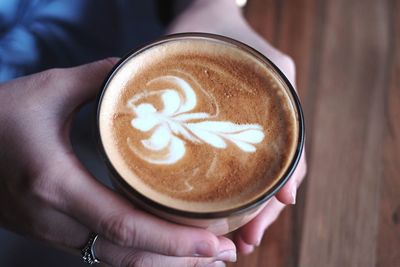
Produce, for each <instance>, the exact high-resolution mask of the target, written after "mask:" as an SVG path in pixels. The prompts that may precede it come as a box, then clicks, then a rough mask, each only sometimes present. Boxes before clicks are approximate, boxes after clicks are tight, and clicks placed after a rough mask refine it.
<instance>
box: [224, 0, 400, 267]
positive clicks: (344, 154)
mask: <svg viewBox="0 0 400 267" xmlns="http://www.w3.org/2000/svg"><path fill="white" fill-rule="evenodd" d="M244 12H245V15H246V17H247V19H248V21H249V23H250V24H251V25H252V26H253V28H254V29H255V30H256V31H257V32H258V33H259V34H260V35H262V36H263V37H265V38H266V39H267V40H268V41H269V42H271V43H272V44H273V45H275V46H276V47H278V48H279V49H280V50H282V51H283V52H285V53H287V54H289V55H290V56H291V57H293V58H294V60H295V62H296V65H297V88H298V91H299V95H300V98H301V100H302V104H303V108H304V111H305V118H306V126H307V145H306V148H307V160H308V166H309V168H308V175H307V178H306V181H305V182H304V183H303V185H302V187H301V189H300V192H299V196H298V201H297V204H296V206H294V207H290V208H287V209H286V210H285V211H284V212H283V213H282V215H281V216H280V218H279V219H278V220H277V221H276V222H275V223H274V224H273V225H272V226H271V227H270V228H269V229H268V231H267V232H266V234H265V237H264V239H263V242H262V243H261V245H260V247H259V248H257V249H256V250H255V251H254V252H253V253H252V254H250V255H248V256H243V255H241V256H239V259H238V262H237V263H236V264H231V265H229V266H243V267H245V266H246V267H253V266H254V267H261V266H262V267H266V266H268V267H294V266H296V267H297V266H301V267H319V266H324V267H325V266H327V267H329V266H334V267H336V266H346V267H347V266H351V267H353V266H362V267H369V266H379V267H396V266H400V1H397V0H380V1H378V0H326V1H324V0H303V1H289V0H248V4H247V6H246V9H245V10H244Z"/></svg>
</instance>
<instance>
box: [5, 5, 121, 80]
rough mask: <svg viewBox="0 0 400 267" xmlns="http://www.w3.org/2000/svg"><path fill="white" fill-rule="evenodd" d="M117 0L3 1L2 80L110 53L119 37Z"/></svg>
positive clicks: (78, 62) (81, 61) (77, 62)
mask: <svg viewBox="0 0 400 267" xmlns="http://www.w3.org/2000/svg"><path fill="white" fill-rule="evenodd" d="M115 3H116V2H115V1H109V0H108V1H107V0H8V1H0V81H5V80H8V79H11V78H14V77H18V76H21V75H25V74H29V73H33V72H37V71H40V70H43V69H46V68H49V67H62V66H71V65H77V64H81V63H84V62H88V61H91V60H94V59H97V58H101V57H105V56H109V55H110V51H115V46H116V44H117V43H118V42H117V38H119V37H118V36H119V33H118V25H117V24H118V20H117V19H118V18H117V13H118V12H117V10H116V4H115Z"/></svg>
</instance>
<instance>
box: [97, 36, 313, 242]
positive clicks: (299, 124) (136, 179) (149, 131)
mask: <svg viewBox="0 0 400 267" xmlns="http://www.w3.org/2000/svg"><path fill="white" fill-rule="evenodd" d="M96 122H97V127H96V130H97V135H98V136H97V137H98V140H99V151H100V154H101V155H102V157H103V159H104V161H105V163H106V164H107V166H108V168H109V170H110V176H111V180H112V182H113V184H114V186H115V187H116V188H117V190H119V191H120V192H122V193H123V194H124V195H125V196H126V197H127V198H128V199H129V200H131V201H132V202H133V203H134V204H135V205H137V206H139V207H141V208H142V209H144V210H147V211H148V212H150V213H152V214H154V215H156V216H159V217H161V218H164V219H167V220H169V221H172V222H175V223H178V224H184V225H190V226H196V227H201V228H205V229H208V230H210V231H212V232H214V233H215V234H218V235H222V234H226V233H228V232H231V231H233V230H235V229H237V228H238V227H240V226H242V225H244V224H246V223H247V222H249V221H250V220H251V219H252V218H254V217H255V216H256V215H257V214H258V213H259V212H260V210H261V209H262V208H263V207H264V206H265V205H266V203H267V202H268V200H269V199H270V198H271V197H272V196H274V195H275V194H276V193H277V192H278V191H279V189H280V188H281V187H282V186H283V185H284V184H285V183H286V181H287V180H288V179H289V178H290V176H291V174H292V173H293V171H294V170H295V168H296V166H297V164H298V162H299V159H300V156H301V152H302V150H303V147H304V135H305V130H304V119H303V113H302V109H301V106H300V102H299V99H298V97H297V95H296V92H295V90H294V88H293V86H292V85H291V84H290V82H289V81H288V79H287V78H286V77H285V76H284V74H283V73H282V72H281V71H280V70H279V69H278V68H277V67H276V66H275V65H274V64H273V63H272V62H271V61H270V60H268V59H267V58H266V57H265V56H263V55H262V54H260V53H259V52H257V51H256V50H254V49H252V48H251V47H249V46H247V45H245V44H243V43H241V42H238V41H235V40H233V39H230V38H227V37H223V36H218V35H213V34H205V33H186V34H176V35H170V36H166V37H163V38H161V39H159V40H157V41H154V42H152V43H150V44H147V45H145V46H143V47H141V48H139V49H137V50H134V51H132V52H130V53H128V54H127V55H126V56H125V57H124V58H122V59H121V60H120V61H119V63H117V65H116V66H115V67H114V69H113V70H112V72H111V73H110V74H109V76H108V77H107V79H106V80H105V82H104V85H103V87H102V90H101V92H100V94H99V97H98V102H97V118H96Z"/></svg>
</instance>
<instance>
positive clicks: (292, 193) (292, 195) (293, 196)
mask: <svg viewBox="0 0 400 267" xmlns="http://www.w3.org/2000/svg"><path fill="white" fill-rule="evenodd" d="M296 193H297V188H296V187H293V188H292V191H291V192H290V195H291V197H292V199H291V201H290V204H292V205H294V204H296Z"/></svg>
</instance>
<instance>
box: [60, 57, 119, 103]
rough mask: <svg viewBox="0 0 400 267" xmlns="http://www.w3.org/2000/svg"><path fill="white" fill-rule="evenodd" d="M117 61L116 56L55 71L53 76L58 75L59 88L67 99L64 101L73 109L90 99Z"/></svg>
mask: <svg viewBox="0 0 400 267" xmlns="http://www.w3.org/2000/svg"><path fill="white" fill-rule="evenodd" d="M117 61H118V58H106V59H103V60H100V61H96V62H93V63H89V64H86V65H82V66H78V67H74V68H68V69H64V70H62V72H59V73H58V74H57V73H56V74H55V76H59V77H58V78H59V79H60V81H62V83H61V86H60V88H59V90H61V92H62V93H63V95H64V96H65V97H66V100H67V101H65V102H64V103H66V104H67V106H70V107H71V108H72V109H75V108H76V107H77V106H80V105H81V104H83V103H85V102H87V101H89V100H92V99H93V98H94V97H95V96H96V95H97V93H98V92H99V90H100V87H101V85H102V84H103V82H104V80H105V78H106V76H107V74H108V73H109V72H110V71H111V69H112V67H113V66H114V65H115V64H116V63H117Z"/></svg>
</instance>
